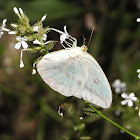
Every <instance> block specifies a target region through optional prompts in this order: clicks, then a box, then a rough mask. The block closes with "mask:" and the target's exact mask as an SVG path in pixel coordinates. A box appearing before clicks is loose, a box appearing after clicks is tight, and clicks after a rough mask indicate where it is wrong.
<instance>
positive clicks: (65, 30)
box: [64, 25, 68, 35]
mask: <svg viewBox="0 0 140 140" xmlns="http://www.w3.org/2000/svg"><path fill="white" fill-rule="evenodd" d="M66 28H67V26H66V25H65V26H64V32H65V34H67V35H68V32H67V29H66Z"/></svg>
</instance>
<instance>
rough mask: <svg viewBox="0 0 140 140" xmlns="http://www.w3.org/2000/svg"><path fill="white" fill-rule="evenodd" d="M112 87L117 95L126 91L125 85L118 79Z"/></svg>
mask: <svg viewBox="0 0 140 140" xmlns="http://www.w3.org/2000/svg"><path fill="white" fill-rule="evenodd" d="M112 87H114V88H115V92H116V93H117V94H118V93H121V92H125V90H126V83H124V82H121V81H120V80H119V79H116V80H115V81H114V82H113V84H112Z"/></svg>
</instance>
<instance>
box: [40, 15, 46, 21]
mask: <svg viewBox="0 0 140 140" xmlns="http://www.w3.org/2000/svg"><path fill="white" fill-rule="evenodd" d="M46 16H47V14H45V15H44V16H43V17H42V18H41V22H43V21H44V20H45V19H46Z"/></svg>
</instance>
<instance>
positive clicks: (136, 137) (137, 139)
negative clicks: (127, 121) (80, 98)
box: [84, 100, 140, 140]
mask: <svg viewBox="0 0 140 140" xmlns="http://www.w3.org/2000/svg"><path fill="white" fill-rule="evenodd" d="M84 102H85V103H86V104H87V105H88V106H89V107H91V108H92V109H93V110H94V111H95V112H96V113H97V114H99V115H100V116H101V117H102V118H104V119H106V120H107V121H109V122H110V123H112V124H113V125H115V126H117V127H118V128H120V129H122V130H123V131H125V132H126V133H128V134H129V135H131V136H132V137H134V138H135V139H136V140H139V139H140V137H139V136H137V135H135V134H133V133H132V132H130V131H128V130H126V129H125V128H123V127H122V126H120V125H118V124H117V123H115V122H114V121H112V120H110V119H109V118H107V117H106V116H104V115H103V114H102V113H101V112H100V111H98V110H97V109H96V108H94V107H93V106H92V105H91V104H90V103H89V102H87V101H85V100H84Z"/></svg>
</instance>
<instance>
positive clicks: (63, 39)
mask: <svg viewBox="0 0 140 140" xmlns="http://www.w3.org/2000/svg"><path fill="white" fill-rule="evenodd" d="M50 30H53V31H55V32H58V33H59V34H60V43H61V45H62V46H63V47H64V48H65V46H64V44H63V42H65V44H66V45H67V46H69V47H76V46H77V40H76V38H74V37H72V36H71V35H70V34H69V33H68V32H67V30H66V26H64V32H62V31H60V30H57V29H55V28H50ZM66 39H68V40H69V41H67V40H66Z"/></svg>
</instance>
